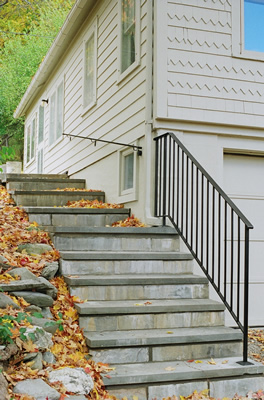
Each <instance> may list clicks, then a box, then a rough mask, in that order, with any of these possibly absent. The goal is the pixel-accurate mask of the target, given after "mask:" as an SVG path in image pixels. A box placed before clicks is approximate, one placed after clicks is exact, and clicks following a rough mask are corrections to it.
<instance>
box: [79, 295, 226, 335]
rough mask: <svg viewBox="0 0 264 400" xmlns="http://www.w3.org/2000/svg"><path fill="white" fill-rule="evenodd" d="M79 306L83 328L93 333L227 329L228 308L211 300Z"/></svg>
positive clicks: (93, 302)
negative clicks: (220, 327)
mask: <svg viewBox="0 0 264 400" xmlns="http://www.w3.org/2000/svg"><path fill="white" fill-rule="evenodd" d="M144 303H146V304H144ZM150 303H151V304H150ZM75 306H76V309H77V311H78V313H79V322H80V326H81V328H84V330H87V331H93V332H94V331H98V332H101V331H113V330H120V331H127V330H132V329H133V330H134V329H135V330H137V329H140V330H142V329H169V330H170V329H176V328H193V327H202V326H222V325H224V310H225V307H224V306H223V305H222V304H221V303H219V302H216V301H213V300H209V299H175V300H168V299H161V300H151V301H147V302H144V300H141V299H134V300H126V301H125V300H120V301H86V302H84V303H80V304H79V303H78V304H75Z"/></svg>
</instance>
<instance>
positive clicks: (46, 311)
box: [41, 307, 53, 319]
mask: <svg viewBox="0 0 264 400" xmlns="http://www.w3.org/2000/svg"><path fill="white" fill-rule="evenodd" d="M41 314H42V315H43V317H44V318H49V319H53V315H52V313H51V311H50V308H49V307H43V308H42V310H41Z"/></svg>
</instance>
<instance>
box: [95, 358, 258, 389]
mask: <svg viewBox="0 0 264 400" xmlns="http://www.w3.org/2000/svg"><path fill="white" fill-rule="evenodd" d="M210 361H211V360H210V359H204V360H202V363H198V364H196V363H188V362H186V361H177V362H175V361H169V362H152V363H148V364H147V365H146V364H144V363H142V364H131V365H130V364H120V365H118V364H117V365H112V367H114V368H115V369H114V370H113V371H110V372H108V375H109V376H110V377H111V379H107V378H105V377H103V381H104V383H105V385H106V387H107V385H111V386H114V385H124V384H126V385H132V384H143V383H145V384H148V383H149V384H151V383H157V382H180V381H183V382H184V381H185V382H186V381H192V380H199V379H203V380H206V379H214V378H218V379H220V378H223V379H226V378H233V377H237V376H239V377H242V376H244V375H247V376H250V375H257V374H263V372H264V365H262V364H260V363H256V362H254V361H252V365H249V366H246V367H244V366H241V365H239V364H237V362H238V361H241V358H238V357H232V358H228V359H223V358H220V359H219V358H217V359H215V360H214V361H215V365H214V364H209V363H208V362H210ZM226 361H228V362H226ZM223 362H224V364H223Z"/></svg>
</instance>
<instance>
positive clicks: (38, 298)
mask: <svg viewBox="0 0 264 400" xmlns="http://www.w3.org/2000/svg"><path fill="white" fill-rule="evenodd" d="M12 293H13V295H14V296H17V297H23V299H25V300H26V301H27V302H28V303H30V304H34V305H36V306H39V307H51V306H52V305H53V299H52V298H51V297H50V296H48V295H46V294H43V293H37V292H27V291H23V292H17V291H16V292H12Z"/></svg>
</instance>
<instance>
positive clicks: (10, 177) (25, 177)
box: [0, 173, 69, 183]
mask: <svg viewBox="0 0 264 400" xmlns="http://www.w3.org/2000/svg"><path fill="white" fill-rule="evenodd" d="M32 179H33V180H34V179H40V180H41V181H42V182H49V181H50V180H52V179H65V180H67V181H68V180H69V177H68V175H67V174H9V173H3V174H0V180H1V182H2V183H8V182H14V181H20V182H30V181H31V180H32Z"/></svg>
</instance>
